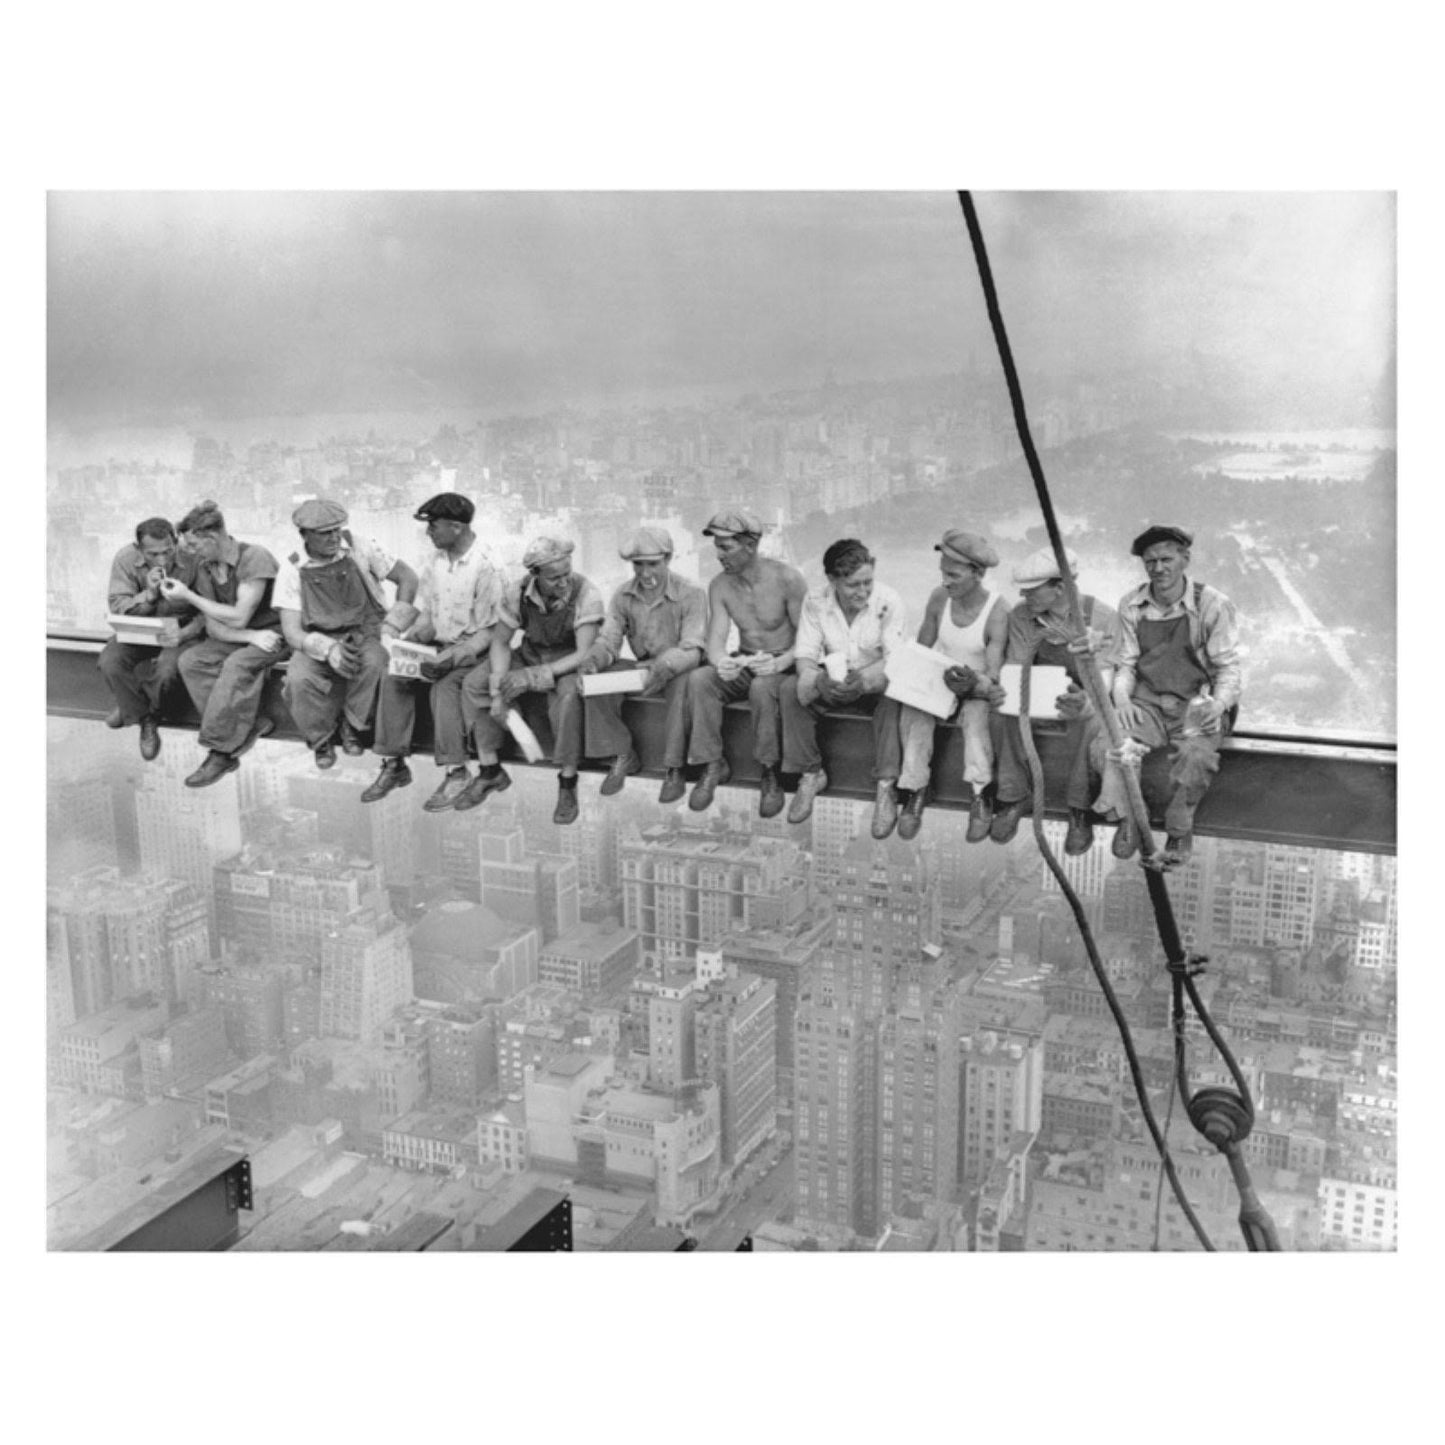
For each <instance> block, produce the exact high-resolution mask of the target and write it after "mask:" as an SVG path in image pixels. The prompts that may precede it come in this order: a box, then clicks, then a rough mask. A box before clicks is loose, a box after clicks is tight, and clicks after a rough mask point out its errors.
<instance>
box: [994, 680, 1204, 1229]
mask: <svg viewBox="0 0 1445 1445" xmlns="http://www.w3.org/2000/svg"><path fill="white" fill-rule="evenodd" d="M1033 665H1034V663H1033V658H1032V656H1030V657H1028V658H1025V660H1024V664H1023V676H1022V679H1021V682H1020V687H1019V696H1020V706H1019V739H1020V741H1021V742H1022V743H1023V746H1024V753H1025V754H1026V756H1027V758H1028V765H1029V778H1030V781H1031V783H1032V785H1033V800H1034V807H1033V816H1032V818H1031V820H1030V821H1031V823H1032V826H1033V834H1034V841H1035V842H1036V843H1037V844H1038V848H1039V852H1040V853H1042V854H1043V858H1044V862H1045V863H1046V864H1048V867H1049V871H1050V872H1051V873H1052V874H1053V875H1054V877H1055V879H1057V880H1058V884H1059V888H1060V890H1061V891H1062V892H1063V895H1064V898H1065V899H1066V900H1067V901H1068V905H1069V908H1070V909H1071V910H1072V912H1073V915H1074V922H1075V923H1076V924H1077V925H1078V929H1079V936H1080V937H1081V938H1082V939H1083V941H1084V951H1085V952H1086V953H1087V954H1088V956H1089V966H1090V967H1091V968H1092V969H1093V970H1094V977H1095V978H1096V979H1097V980H1098V981H1099V988H1100V990H1101V991H1102V992H1103V995H1104V1002H1105V1003H1106V1004H1108V1006H1109V1012H1110V1013H1111V1014H1112V1015H1113V1016H1114V1025H1115V1027H1116V1028H1117V1029H1118V1030H1119V1038H1120V1039H1121V1040H1122V1042H1123V1044H1124V1057H1125V1058H1126V1059H1127V1060H1128V1063H1129V1076H1130V1078H1131V1079H1133V1081H1134V1093H1135V1096H1136V1097H1137V1098H1138V1100H1139V1107H1140V1109H1141V1110H1142V1111H1143V1114H1144V1123H1145V1124H1146V1125H1147V1126H1148V1129H1149V1136H1150V1138H1152V1139H1153V1141H1154V1148H1155V1150H1156V1152H1157V1153H1158V1155H1159V1161H1160V1163H1161V1164H1162V1166H1163V1171H1164V1174H1165V1176H1166V1177H1167V1178H1168V1180H1169V1187H1170V1188H1171V1189H1173V1191H1174V1197H1175V1198H1176V1199H1177V1200H1178V1201H1179V1207H1180V1209H1182V1210H1183V1211H1184V1217H1185V1218H1186V1219H1187V1220H1188V1221H1189V1223H1190V1226H1191V1227H1192V1228H1193V1230H1194V1233H1195V1234H1196V1235H1197V1236H1198V1239H1199V1242H1200V1244H1202V1245H1203V1246H1204V1248H1205V1249H1207V1250H1209V1251H1211V1252H1213V1250H1214V1245H1213V1243H1212V1242H1211V1241H1210V1238H1209V1235H1208V1234H1207V1233H1206V1232H1205V1229H1204V1226H1203V1225H1202V1224H1201V1223H1200V1222H1199V1216H1198V1215H1197V1214H1195V1212H1194V1207H1193V1206H1192V1205H1191V1204H1190V1203H1189V1197H1188V1195H1186V1194H1185V1192H1184V1185H1183V1184H1182V1183H1181V1181H1180V1179H1179V1174H1178V1171H1177V1170H1176V1169H1175V1168H1174V1160H1173V1159H1172V1158H1171V1157H1170V1154H1169V1141H1168V1140H1167V1139H1166V1138H1165V1137H1164V1135H1163V1134H1162V1133H1161V1132H1160V1130H1159V1121H1158V1120H1157V1119H1156V1118H1155V1117H1154V1108H1153V1106H1152V1105H1151V1104H1150V1102H1149V1090H1148V1089H1147V1088H1146V1087H1145V1084H1144V1071H1143V1069H1142V1068H1141V1067H1140V1064H1139V1054H1138V1051H1137V1050H1136V1049H1135V1047H1134V1035H1133V1033H1132V1031H1131V1030H1130V1028H1129V1020H1128V1019H1127V1018H1125V1017H1124V1010H1123V1007H1122V1006H1121V1005H1120V1003H1119V998H1118V995H1117V994H1116V993H1115V992H1114V985H1113V984H1112V983H1110V981H1109V974H1108V970H1107V969H1105V967H1104V961H1103V959H1101V958H1100V957H1099V948H1098V945H1097V944H1096V943H1095V942H1094V930H1093V929H1092V928H1090V927H1089V920H1088V916H1087V915H1086V914H1085V912H1084V905H1083V903H1082V902H1081V901H1080V899H1079V895H1078V894H1077V893H1076V892H1075V891H1074V886H1073V884H1072V883H1070V882H1069V879H1068V876H1067V875H1066V874H1065V872H1064V870H1063V868H1062V867H1061V866H1060V864H1059V860H1058V858H1056V857H1055V856H1054V850H1053V849H1052V848H1051V847H1050V846H1049V840H1048V839H1047V838H1046V837H1044V768H1043V764H1042V762H1040V760H1039V752H1038V748H1037V747H1036V746H1035V744H1034V730H1033V725H1032V723H1031V722H1030V721H1029V688H1030V684H1031V681H1032V677H1033Z"/></svg>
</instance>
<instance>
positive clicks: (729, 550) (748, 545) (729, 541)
mask: <svg viewBox="0 0 1445 1445" xmlns="http://www.w3.org/2000/svg"><path fill="white" fill-rule="evenodd" d="M712 546H713V551H714V552H716V553H717V559H718V561H719V562H720V563H722V569H723V571H724V572H741V571H742V570H743V568H744V567H746V566H747V565H748V563H749V562H751V561H752V560H753V558H754V557H755V556H757V552H758V539H757V538H756V537H747V536H743V535H741V534H739V533H732V534H727V533H723V534H719V535H715V536H714V537H713V539H712Z"/></svg>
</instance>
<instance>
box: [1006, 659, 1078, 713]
mask: <svg viewBox="0 0 1445 1445" xmlns="http://www.w3.org/2000/svg"><path fill="white" fill-rule="evenodd" d="M1023 673H1024V669H1023V664H1022V663H1021V662H1006V663H1004V665H1003V671H1002V672H1001V673H1000V674H999V679H998V680H999V682H1000V684H1001V685H1002V687H1003V690H1004V693H1005V697H1004V702H1003V706H1002V707H1001V708H1000V709H999V711H1000V712H1005V713H1007V714H1008V715H1009V716H1010V717H1018V715H1019V713H1020V711H1021V710H1022V696H1021V694H1022V690H1023ZM1068 688H1069V669H1068V668H1067V667H1050V666H1048V665H1045V666H1043V667H1034V668H1033V669H1031V671H1030V673H1029V716H1030V717H1031V718H1051V717H1057V716H1058V713H1057V711H1056V709H1057V707H1058V701H1059V699H1060V698H1061V697H1062V696H1063V695H1064V693H1065V692H1067V691H1068Z"/></svg>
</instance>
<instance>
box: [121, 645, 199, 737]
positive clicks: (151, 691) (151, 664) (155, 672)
mask: <svg viewBox="0 0 1445 1445" xmlns="http://www.w3.org/2000/svg"><path fill="white" fill-rule="evenodd" d="M194 645H195V644H194V642H186V643H183V644H182V645H181V646H180V647H137V646H136V645H135V644H134V643H130V642H117V641H116V640H115V639H114V638H112V639H111V640H110V641H109V642H107V643H106V644H105V646H104V648H102V649H101V654H100V672H101V676H102V677H104V678H105V681H106V685H107V686H108V687H109V688H110V695H111V696H112V697H113V698H114V699H115V705H116V707H117V708H119V709H120V716H121V721H122V722H124V723H126V724H127V725H130V724H133V723H138V722H139V721H140V720H141V719H142V718H145V717H152V716H154V715H156V714H158V713H159V712H160V711H161V708H162V706H163V704H164V702H165V698H166V694H167V693H168V692H169V691H170V690H171V688H173V687H174V686H175V685H176V683H177V682H178V681H179V680H180V675H181V653H182V652H185V651H186V650H187V649H189V648H191V647H193V646H194Z"/></svg>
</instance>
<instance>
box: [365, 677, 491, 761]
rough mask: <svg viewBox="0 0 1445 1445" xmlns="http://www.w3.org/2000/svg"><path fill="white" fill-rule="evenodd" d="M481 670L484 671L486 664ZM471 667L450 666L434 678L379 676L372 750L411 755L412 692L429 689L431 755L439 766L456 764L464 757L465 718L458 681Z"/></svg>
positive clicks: (396, 755)
mask: <svg viewBox="0 0 1445 1445" xmlns="http://www.w3.org/2000/svg"><path fill="white" fill-rule="evenodd" d="M481 670H482V671H483V672H485V671H486V664H485V663H484V664H482V668H481ZM471 671H476V669H475V668H473V669H470V671H469V670H468V669H467V668H465V667H456V668H453V669H452V670H451V671H450V672H449V673H447V675H446V676H445V677H439V678H438V679H437V680H436V681H435V682H426V681H425V680H423V679H421V678H409V677H383V678H382V679H381V685H380V687H379V688H378V691H377V701H376V741H375V742H374V743H373V744H372V749H371V750H372V752H374V753H375V754H376V755H377V756H378V757H383V758H405V757H410V756H411V735H412V731H413V730H414V729H415V727H416V695H417V693H418V691H419V690H420V689H422V688H424V687H427V688H430V689H431V721H432V755H433V757H435V758H436V763H437V766H438V767H439V768H459V767H462V766H463V765H464V764H465V763H466V761H467V720H466V719H465V718H464V716H463V713H462V685H463V683H465V681H466V680H467V678H468V676H469V675H470V672H471Z"/></svg>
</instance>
